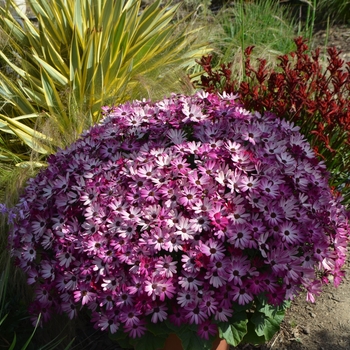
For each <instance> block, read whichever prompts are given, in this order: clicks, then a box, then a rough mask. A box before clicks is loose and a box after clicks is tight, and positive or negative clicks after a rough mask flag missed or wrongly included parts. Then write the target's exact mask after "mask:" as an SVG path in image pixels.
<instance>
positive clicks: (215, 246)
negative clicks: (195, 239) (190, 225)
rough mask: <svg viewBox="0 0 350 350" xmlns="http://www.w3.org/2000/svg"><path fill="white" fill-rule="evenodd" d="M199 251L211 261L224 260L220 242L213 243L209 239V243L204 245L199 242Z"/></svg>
mask: <svg viewBox="0 0 350 350" xmlns="http://www.w3.org/2000/svg"><path fill="white" fill-rule="evenodd" d="M199 250H200V251H201V252H202V253H203V254H205V255H207V256H209V258H210V260H211V261H220V260H222V259H223V258H224V256H225V254H224V251H225V249H224V246H223V244H222V243H221V242H217V241H213V240H212V239H209V241H208V242H207V243H206V244H205V243H202V242H201V241H200V242H199Z"/></svg>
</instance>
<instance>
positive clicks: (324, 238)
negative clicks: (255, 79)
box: [9, 92, 349, 350]
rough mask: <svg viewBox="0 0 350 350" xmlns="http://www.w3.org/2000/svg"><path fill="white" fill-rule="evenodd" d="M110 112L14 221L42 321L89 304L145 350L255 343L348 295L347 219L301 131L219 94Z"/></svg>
mask: <svg viewBox="0 0 350 350" xmlns="http://www.w3.org/2000/svg"><path fill="white" fill-rule="evenodd" d="M103 112H104V118H103V119H102V121H101V122H100V123H99V124H97V125H95V126H94V127H92V128H91V129H90V130H88V131H86V132H84V133H83V134H82V135H81V137H80V138H79V140H78V141H76V142H75V143H74V144H72V145H71V146H70V147H69V148H67V149H64V150H60V151H58V152H57V154H55V155H52V156H50V157H49V159H48V163H49V165H48V167H47V168H46V169H45V170H42V171H41V172H40V173H39V174H38V175H37V176H36V177H35V178H33V179H31V180H30V181H29V182H28V185H27V187H26V189H25V191H24V193H23V195H22V196H21V199H20V201H19V203H18V205H17V206H16V207H15V208H13V209H10V214H11V215H10V217H11V220H12V223H11V225H12V228H11V230H10V234H9V239H10V245H11V247H12V252H13V255H14V257H15V258H16V261H17V263H18V266H19V267H20V268H21V269H23V270H25V271H26V272H27V274H28V283H29V284H32V285H33V287H34V288H35V290H36V297H35V300H34V302H33V305H32V308H31V311H32V314H33V321H35V319H36V318H35V317H36V316H38V315H39V314H41V315H42V320H43V321H45V320H47V319H48V318H50V316H51V314H52V313H53V312H55V311H56V312H64V313H67V314H68V316H69V317H70V318H74V317H76V316H77V315H78V314H79V312H80V310H81V308H82V307H83V308H85V309H88V310H89V311H90V313H91V321H92V322H93V324H94V326H95V327H96V328H97V329H101V330H102V331H109V332H110V335H111V337H112V338H114V339H116V340H117V341H118V343H119V344H120V345H121V346H123V347H125V348H130V347H133V348H135V349H137V350H142V349H147V350H151V349H152V350H159V349H165V348H166V347H167V346H168V345H169V344H170V343H172V341H171V340H167V338H168V337H169V336H171V337H173V335H176V337H178V339H179V340H180V341H179V342H178V343H179V346H181V347H182V348H183V349H185V350H197V349H198V350H203V349H212V347H213V344H214V343H215V342H216V345H217V343H218V342H219V339H223V340H225V342H227V344H228V345H233V346H236V345H238V344H239V343H241V342H251V343H261V342H265V341H266V340H269V339H271V337H272V336H273V334H274V333H275V332H276V331H277V330H278V328H279V324H280V322H281V321H282V319H283V315H284V310H285V309H286V307H287V306H288V303H289V301H290V300H293V298H294V297H295V296H296V295H297V294H298V293H299V292H300V291H301V290H302V289H304V290H306V292H307V299H308V300H310V301H314V297H315V296H316V295H318V294H319V293H320V292H321V287H322V283H324V282H326V281H328V276H330V275H333V276H334V277H335V278H334V281H335V284H338V283H340V280H341V278H342V271H341V268H342V266H343V264H344V262H345V259H346V255H345V254H346V253H345V252H346V246H347V244H348V238H349V227H348V222H347V213H346V211H345V209H344V207H343V206H342V205H341V204H340V200H341V199H340V198H338V197H336V196H335V195H334V194H333V193H332V191H331V189H330V188H329V185H328V182H327V181H328V176H329V174H328V172H327V170H326V168H325V166H324V164H323V163H322V162H320V161H318V159H317V158H316V155H315V153H314V152H313V150H312V149H311V148H310V145H309V144H308V142H307V141H306V140H305V139H304V137H303V135H301V134H300V133H299V131H298V129H299V128H298V127H295V126H294V125H293V124H292V123H289V122H286V121H284V120H281V119H279V118H277V117H275V115H274V114H272V113H269V112H265V113H264V114H260V113H258V112H250V111H248V110H246V109H244V108H243V107H242V106H241V104H240V103H239V102H238V101H237V100H236V96H235V95H232V94H225V93H224V94H222V95H217V94H209V93H204V92H198V93H196V94H195V95H194V96H183V95H172V96H170V97H169V98H165V99H164V100H161V101H159V102H150V101H146V100H143V101H135V102H132V103H126V104H123V105H119V106H112V107H104V110H103ZM177 341H178V340H177ZM227 344H224V346H226V347H227V346H228V345H227ZM221 345H223V344H222V342H221Z"/></svg>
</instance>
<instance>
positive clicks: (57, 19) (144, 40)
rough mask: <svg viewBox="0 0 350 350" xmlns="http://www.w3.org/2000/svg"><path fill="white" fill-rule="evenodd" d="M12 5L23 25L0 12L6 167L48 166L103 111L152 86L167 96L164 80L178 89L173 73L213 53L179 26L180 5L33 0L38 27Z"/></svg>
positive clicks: (0, 143) (0, 115)
mask: <svg viewBox="0 0 350 350" xmlns="http://www.w3.org/2000/svg"><path fill="white" fill-rule="evenodd" d="M9 3H10V6H12V7H13V8H14V9H15V11H16V12H17V14H19V15H20V17H21V18H22V19H23V21H22V23H18V22H17V21H16V20H15V19H14V17H13V16H12V15H11V13H10V12H9V11H8V10H7V9H6V8H0V26H1V28H2V33H1V37H2V40H1V41H2V44H1V45H2V48H1V50H0V61H2V62H1V66H2V69H1V72H0V103H1V104H0V108H1V109H0V161H2V162H6V161H7V162H14V161H15V162H16V163H17V164H22V165H23V164H25V162H27V161H29V160H30V159H31V158H30V156H31V154H32V151H34V152H35V153H36V154H38V155H39V158H38V159H39V160H40V162H39V163H38V164H39V165H40V164H41V163H42V164H45V158H46V157H47V156H48V155H49V154H52V153H54V152H55V150H56V149H57V148H58V147H64V146H66V145H68V144H70V143H71V142H73V141H74V140H75V139H76V138H77V137H78V136H79V135H80V134H81V132H82V131H83V130H84V129H86V128H88V127H90V126H91V125H93V124H94V123H96V122H98V120H99V118H100V116H101V114H100V111H101V107H102V106H103V105H106V104H116V103H122V102H125V101H126V100H129V99H134V98H139V97H141V94H140V91H142V94H144V95H145V93H146V92H147V88H145V86H149V85H151V86H153V87H154V86H155V85H152V84H149V83H148V82H149V81H153V82H154V81H156V82H159V84H158V93H162V90H161V88H160V87H161V86H162V85H163V84H162V82H164V81H166V79H167V78H168V83H169V81H171V79H173V80H174V82H176V79H174V78H173V77H174V76H171V77H170V78H169V76H170V73H174V72H175V71H177V72H179V69H182V71H184V70H186V69H188V68H189V67H191V65H194V64H195V59H196V58H199V57H201V55H203V54H204V53H206V52H208V48H207V46H206V44H205V43H203V41H202V42H200V40H196V35H195V30H189V28H186V26H185V25H183V23H182V25H179V22H178V21H176V20H174V18H175V15H176V13H177V9H178V7H179V5H175V6H173V5H172V4H171V3H169V4H167V5H165V6H161V1H160V0H157V1H154V2H152V3H151V4H150V5H149V6H147V7H145V8H143V7H142V6H141V1H140V0H118V1H115V0H55V1H51V0H28V5H29V6H30V8H31V10H32V12H33V13H34V15H35V17H36V18H37V21H38V23H37V24H35V23H34V24H33V23H32V22H31V21H30V20H29V19H28V17H27V16H26V15H25V14H24V13H21V11H20V10H19V8H18V7H16V5H15V4H14V3H13V1H12V0H10V1H9ZM12 12H13V11H12ZM173 86H174V85H173ZM151 89H152V87H151ZM146 97H148V96H146ZM157 97H159V96H157ZM0 166H1V164H0Z"/></svg>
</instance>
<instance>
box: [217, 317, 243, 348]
mask: <svg viewBox="0 0 350 350" xmlns="http://www.w3.org/2000/svg"><path fill="white" fill-rule="evenodd" d="M247 323H248V319H247V314H246V312H244V311H243V312H235V313H234V315H233V317H232V318H231V320H230V323H229V322H221V323H219V324H218V327H219V336H220V338H224V339H226V341H227V343H228V344H230V345H233V346H237V345H238V344H240V343H241V342H242V339H243V338H244V336H245V335H246V334H247V332H248V330H247Z"/></svg>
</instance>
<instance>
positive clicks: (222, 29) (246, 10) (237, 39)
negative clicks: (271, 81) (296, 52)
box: [216, 0, 295, 62]
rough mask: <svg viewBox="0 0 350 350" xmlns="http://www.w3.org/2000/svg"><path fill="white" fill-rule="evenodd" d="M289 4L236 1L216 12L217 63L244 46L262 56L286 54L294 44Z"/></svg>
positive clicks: (272, 1) (239, 51) (270, 1)
mask: <svg viewBox="0 0 350 350" xmlns="http://www.w3.org/2000/svg"><path fill="white" fill-rule="evenodd" d="M288 9H289V8H288V7H282V6H280V4H279V2H278V1H276V0H258V1H249V2H244V1H242V0H240V1H235V4H234V6H228V7H224V8H223V9H222V10H221V11H220V13H219V14H218V15H217V17H216V18H217V22H218V26H219V29H218V30H217V32H218V36H217V44H218V45H219V52H221V54H220V55H221V57H219V59H220V62H225V61H227V60H228V59H231V58H232V56H233V55H234V54H235V53H240V55H241V56H242V52H243V51H244V49H245V48H246V47H247V46H250V45H254V46H256V49H257V51H259V52H260V53H263V54H264V55H275V54H281V53H286V52H289V51H290V50H291V48H292V47H293V36H294V33H295V23H294V22H293V19H292V18H291V16H290V15H289V11H288Z"/></svg>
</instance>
